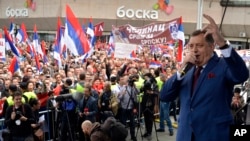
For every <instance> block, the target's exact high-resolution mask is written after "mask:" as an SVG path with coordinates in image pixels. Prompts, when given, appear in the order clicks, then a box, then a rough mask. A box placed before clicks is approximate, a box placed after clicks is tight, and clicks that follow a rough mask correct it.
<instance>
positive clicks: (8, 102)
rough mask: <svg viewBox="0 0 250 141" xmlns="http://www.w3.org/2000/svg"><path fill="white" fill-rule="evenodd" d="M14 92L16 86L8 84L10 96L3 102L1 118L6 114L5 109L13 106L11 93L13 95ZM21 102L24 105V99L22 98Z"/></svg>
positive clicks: (16, 89)
mask: <svg viewBox="0 0 250 141" xmlns="http://www.w3.org/2000/svg"><path fill="white" fill-rule="evenodd" d="M15 91H18V88H17V86H16V85H14V84H10V86H9V94H10V95H9V96H8V97H7V99H6V100H5V102H4V104H3V112H2V115H3V116H4V115H5V113H6V109H7V108H8V107H9V106H11V105H14V100H13V97H12V95H13V93H14V92H15ZM22 102H23V103H25V99H24V98H22Z"/></svg>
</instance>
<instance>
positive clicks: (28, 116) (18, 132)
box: [5, 91, 35, 141]
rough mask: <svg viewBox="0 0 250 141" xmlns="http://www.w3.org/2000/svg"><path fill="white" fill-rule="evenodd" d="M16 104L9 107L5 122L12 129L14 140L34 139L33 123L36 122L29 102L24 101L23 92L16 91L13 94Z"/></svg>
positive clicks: (12, 138)
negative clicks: (24, 102)
mask: <svg viewBox="0 0 250 141" xmlns="http://www.w3.org/2000/svg"><path fill="white" fill-rule="evenodd" d="M13 100H14V105H11V106H9V107H8V108H7V110H6V114H5V124H6V125H7V127H8V129H9V130H10V134H11V135H10V136H11V140H12V141H25V140H28V139H31V140H33V130H32V127H31V124H34V123H35V120H34V116H33V112H32V109H31V107H30V106H29V105H28V104H23V103H22V93H21V92H20V91H16V92H14V94H13Z"/></svg>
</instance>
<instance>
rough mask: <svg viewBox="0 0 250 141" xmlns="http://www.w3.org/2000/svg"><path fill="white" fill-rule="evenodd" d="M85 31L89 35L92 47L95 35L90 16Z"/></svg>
mask: <svg viewBox="0 0 250 141" xmlns="http://www.w3.org/2000/svg"><path fill="white" fill-rule="evenodd" d="M86 33H87V34H88V35H89V36H90V43H91V48H94V45H95V41H96V37H95V32H94V27H93V23H92V18H90V21H89V26H88V28H87V32H86Z"/></svg>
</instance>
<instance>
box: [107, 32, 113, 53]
mask: <svg viewBox="0 0 250 141" xmlns="http://www.w3.org/2000/svg"><path fill="white" fill-rule="evenodd" d="M114 52H115V44H114V36H113V32H111V33H110V37H109V48H108V56H111V57H112V58H113V57H114Z"/></svg>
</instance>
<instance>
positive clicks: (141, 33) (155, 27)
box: [112, 18, 181, 45]
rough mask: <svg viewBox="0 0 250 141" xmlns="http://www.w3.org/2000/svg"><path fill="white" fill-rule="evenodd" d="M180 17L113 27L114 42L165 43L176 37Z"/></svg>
mask: <svg viewBox="0 0 250 141" xmlns="http://www.w3.org/2000/svg"><path fill="white" fill-rule="evenodd" d="M179 24H181V18H176V19H174V20H171V21H166V22H161V23H151V24H148V25H145V26H143V27H133V26H131V25H129V24H126V25H123V26H119V27H113V29H112V32H113V35H114V42H120V43H129V44H137V45H156V44H166V43H168V42H169V41H173V40H177V39H178V30H179V29H178V27H179Z"/></svg>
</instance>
